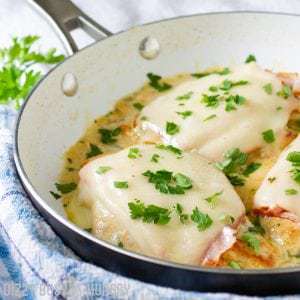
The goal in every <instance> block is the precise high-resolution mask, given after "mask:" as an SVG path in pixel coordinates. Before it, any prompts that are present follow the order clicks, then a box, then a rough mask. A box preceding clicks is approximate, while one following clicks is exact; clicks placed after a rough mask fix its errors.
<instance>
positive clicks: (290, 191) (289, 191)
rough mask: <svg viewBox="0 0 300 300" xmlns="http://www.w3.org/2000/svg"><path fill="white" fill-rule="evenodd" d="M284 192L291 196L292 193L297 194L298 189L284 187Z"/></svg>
mask: <svg viewBox="0 0 300 300" xmlns="http://www.w3.org/2000/svg"><path fill="white" fill-rule="evenodd" d="M284 192H285V194H286V195H287V196H292V195H297V194H298V191H297V190H295V189H286V190H285V191H284Z"/></svg>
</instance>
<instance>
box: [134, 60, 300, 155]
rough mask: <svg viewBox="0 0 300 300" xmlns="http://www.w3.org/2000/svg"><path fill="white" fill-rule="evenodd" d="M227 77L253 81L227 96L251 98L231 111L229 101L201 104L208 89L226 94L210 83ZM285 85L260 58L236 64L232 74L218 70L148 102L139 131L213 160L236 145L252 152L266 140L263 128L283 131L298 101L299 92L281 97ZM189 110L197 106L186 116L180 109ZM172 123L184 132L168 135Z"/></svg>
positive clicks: (152, 139) (215, 83)
mask: <svg viewBox="0 0 300 300" xmlns="http://www.w3.org/2000/svg"><path fill="white" fill-rule="evenodd" d="M224 80H230V81H233V82H237V81H240V80H244V81H248V82H249V83H248V84H246V85H241V86H235V87H233V88H231V89H230V90H229V94H227V95H226V94H225V95H224V96H225V97H227V96H229V95H241V96H243V97H245V99H246V101H245V103H244V104H242V105H236V110H232V111H225V101H224V100H223V101H220V104H219V106H218V107H206V106H205V105H204V104H203V103H201V99H202V97H203V94H206V95H214V94H220V95H223V94H224V93H223V92H222V91H220V90H218V91H217V92H210V91H209V88H210V87H211V86H220V85H221V84H222V82H223V81H224ZM267 84H271V85H272V93H271V94H268V93H267V92H266V91H265V89H264V88H263V87H264V86H265V85H267ZM281 89H282V84H281V81H280V80H279V79H278V78H277V77H276V76H275V75H274V74H273V73H271V72H267V71H264V70H262V69H261V68H259V67H258V66H257V65H256V64H255V63H251V64H245V65H242V66H239V67H236V68H232V69H231V73H230V74H228V75H217V74H212V75H209V76H205V77H203V78H201V79H191V80H189V81H187V82H184V83H182V84H180V85H179V86H177V87H175V88H174V89H172V90H171V91H170V92H168V93H165V94H163V95H162V96H160V97H158V98H157V99H156V100H155V101H153V102H151V103H150V104H149V105H147V106H146V107H145V108H144V109H143V112H142V117H141V118H139V120H138V126H139V128H138V131H139V132H140V135H141V138H142V139H143V140H148V141H149V140H150V141H156V140H157V138H158V137H159V138H161V139H162V140H163V142H164V143H166V144H172V145H174V146H176V147H179V148H182V149H196V150H198V151H199V153H200V154H202V155H204V156H206V157H207V158H209V159H212V160H220V159H222V156H223V154H224V152H226V151H227V150H228V149H231V148H234V147H237V148H240V149H241V150H242V151H244V152H250V151H252V150H254V149H256V148H259V147H261V146H263V145H264V144H265V142H264V140H263V138H262V132H264V131H266V130H269V129H272V130H273V131H274V132H275V134H276V137H278V136H280V135H281V134H282V133H283V130H284V127H285V125H286V123H287V121H288V118H289V115H290V113H291V111H292V110H293V109H294V108H295V105H296V103H297V101H296V99H295V98H294V97H293V96H290V97H289V99H287V100H285V99H283V98H282V97H280V96H278V95H277V92H278V91H280V90H281ZM187 94H189V95H191V96H190V99H186V100H185V101H178V100H176V98H178V97H180V96H182V95H187ZM180 103H184V105H179V104H180ZM183 111H191V112H192V115H190V116H188V117H186V118H185V119H184V118H183V117H182V116H181V115H179V114H178V113H177V112H183ZM212 116H213V117H212ZM209 117H210V119H209ZM207 118H208V120H207ZM167 122H173V123H175V124H177V125H178V126H179V128H180V131H179V132H178V133H177V134H174V135H168V134H167V132H166V123H167Z"/></svg>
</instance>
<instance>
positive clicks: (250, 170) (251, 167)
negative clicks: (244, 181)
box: [243, 162, 261, 177]
mask: <svg viewBox="0 0 300 300" xmlns="http://www.w3.org/2000/svg"><path fill="white" fill-rule="evenodd" d="M260 167H261V164H260V163H255V162H252V163H250V164H249V165H248V166H247V167H246V169H245V171H244V172H243V175H244V176H246V177H248V176H249V175H250V174H252V173H254V172H255V171H256V170H257V169H259V168H260Z"/></svg>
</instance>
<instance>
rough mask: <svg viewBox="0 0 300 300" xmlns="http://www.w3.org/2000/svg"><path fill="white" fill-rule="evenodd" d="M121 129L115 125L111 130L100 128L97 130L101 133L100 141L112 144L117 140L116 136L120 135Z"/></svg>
mask: <svg viewBox="0 0 300 300" xmlns="http://www.w3.org/2000/svg"><path fill="white" fill-rule="evenodd" d="M121 131H122V130H121V128H120V127H117V128H115V129H113V130H110V129H105V128H100V129H99V130H98V132H99V133H100V134H101V142H102V143H103V144H114V143H115V142H116V141H117V139H116V137H117V136H118V135H120V133H121Z"/></svg>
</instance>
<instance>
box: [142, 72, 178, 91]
mask: <svg viewBox="0 0 300 300" xmlns="http://www.w3.org/2000/svg"><path fill="white" fill-rule="evenodd" d="M147 77H148V79H149V81H150V82H149V85H150V86H151V87H153V88H154V89H156V90H157V91H158V92H164V91H167V90H169V89H170V88H171V87H172V85H170V84H168V83H165V82H162V81H161V76H159V75H155V74H153V73H148V74H147Z"/></svg>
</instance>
